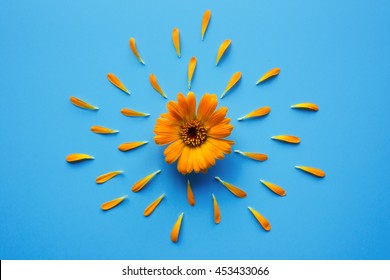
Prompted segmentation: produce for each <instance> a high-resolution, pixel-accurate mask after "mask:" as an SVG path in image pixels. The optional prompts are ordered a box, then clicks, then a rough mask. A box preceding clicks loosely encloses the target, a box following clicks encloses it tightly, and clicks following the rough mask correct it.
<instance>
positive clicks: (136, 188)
mask: <svg viewBox="0 0 390 280" xmlns="http://www.w3.org/2000/svg"><path fill="white" fill-rule="evenodd" d="M160 172H161V170H157V171H156V172H153V173H152V174H149V175H148V176H146V177H145V178H142V179H141V180H139V181H138V182H137V183H135V184H134V186H133V187H132V188H131V190H132V191H133V192H139V191H140V190H142V189H143V188H144V187H145V185H146V184H147V183H148V182H149V181H150V180H151V179H152V178H153V177H154V176H156V174H158V173H160Z"/></svg>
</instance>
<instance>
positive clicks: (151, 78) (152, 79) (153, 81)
mask: <svg viewBox="0 0 390 280" xmlns="http://www.w3.org/2000/svg"><path fill="white" fill-rule="evenodd" d="M149 81H150V84H151V85H152V87H153V88H154V89H155V90H156V91H157V92H158V93H159V94H161V95H162V96H163V97H164V98H167V96H166V94H165V93H164V92H163V90H162V89H161V87H160V85H159V84H158V81H157V78H156V76H155V75H154V74H150V76H149Z"/></svg>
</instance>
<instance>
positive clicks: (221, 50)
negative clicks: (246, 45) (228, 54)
mask: <svg viewBox="0 0 390 280" xmlns="http://www.w3.org/2000/svg"><path fill="white" fill-rule="evenodd" d="M231 42H232V41H231V40H229V39H228V40H225V41H223V42H222V44H221V46H219V49H218V54H217V59H216V62H215V65H218V63H219V60H220V59H221V57H222V56H223V54H224V53H225V51H226V50H227V48H228V47H229V46H230V43H231Z"/></svg>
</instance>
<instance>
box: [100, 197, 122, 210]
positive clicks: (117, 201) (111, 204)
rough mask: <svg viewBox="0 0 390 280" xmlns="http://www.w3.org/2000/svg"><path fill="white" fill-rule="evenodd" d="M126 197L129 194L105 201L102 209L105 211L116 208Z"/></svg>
mask: <svg viewBox="0 0 390 280" xmlns="http://www.w3.org/2000/svg"><path fill="white" fill-rule="evenodd" d="M126 198H127V195H124V196H121V197H118V198H115V199H113V200H110V201H107V202H104V203H103V204H102V206H101V209H102V210H104V211H107V210H110V209H112V208H114V207H115V206H117V205H118V204H120V203H121V202H122V201H123V200H125V199H126Z"/></svg>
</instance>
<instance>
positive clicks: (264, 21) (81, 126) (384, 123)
mask: <svg viewBox="0 0 390 280" xmlns="http://www.w3.org/2000/svg"><path fill="white" fill-rule="evenodd" d="M206 9H211V11H212V18H211V22H210V25H209V28H208V30H207V33H206V36H205V40H204V41H203V42H202V41H201V40H200V28H201V19H202V16H203V13H204V11H205V10H206ZM389 12H390V2H389V1H365V0H362V1H341V2H340V1H335V0H330V1H311V0H310V1H309V0H305V1H303V0H302V1H241V2H238V1H223V2H222V1H173V0H171V1H124V0H123V1H65V2H64V1H41V0H37V1H2V3H1V4H0V34H1V40H0V57H1V63H0V86H1V90H0V92H1V102H0V112H1V116H2V117H1V118H0V127H1V145H0V155H1V169H0V170H1V171H0V172H1V181H0V184H1V188H0V211H1V212H0V258H1V259H389V258H390V239H389V236H390V215H389V214H390V211H389V210H390V204H389V197H390V183H389V179H388V174H389V171H390V169H389V162H388V158H389V156H390V148H389V140H390V131H389V124H388V121H389V117H390V113H389V112H390V110H389V109H388V105H389V102H390V94H389V90H388V89H389V78H390V77H389V73H390V72H389V70H390V69H389V65H390V56H389V42H390V38H389V30H388V27H389V26H390V16H389V14H390V13H389ZM174 27H178V28H179V29H180V32H181V44H182V57H181V59H178V58H177V57H176V54H175V51H174V48H173V45H172V41H171V32H172V29H173V28H174ZM130 37H135V38H136V41H137V46H138V49H139V51H140V53H141V56H142V57H143V59H144V60H145V62H146V66H142V65H141V64H140V63H139V62H138V61H137V60H136V58H135V57H134V56H133V54H132V53H131V51H130V49H129V46H128V40H129V38H130ZM227 38H230V39H231V40H232V45H231V47H230V49H229V51H228V52H227V53H226V55H225V57H224V58H223V59H222V60H221V63H220V65H219V66H218V67H215V57H216V52H217V49H218V47H219V45H220V43H221V42H222V41H223V40H224V39H227ZM191 56H196V57H197V59H198V67H197V69H196V73H195V77H194V80H193V88H192V89H193V91H195V93H196V94H197V97H198V100H199V97H200V96H201V95H202V94H203V93H205V92H212V93H217V94H218V96H219V95H220V94H221V93H222V91H223V89H224V88H225V85H226V83H227V81H228V80H229V78H230V76H231V75H232V74H233V73H234V72H236V71H242V73H243V78H242V80H241V81H240V83H239V84H238V85H237V86H236V87H235V88H234V89H233V90H232V91H231V92H229V93H228V94H227V95H226V97H225V98H224V99H223V100H221V101H220V105H223V106H228V108H229V113H228V115H229V117H231V118H232V123H233V125H234V126H235V129H234V131H233V134H232V136H231V137H230V138H231V139H232V140H234V141H235V142H236V145H235V146H234V148H235V149H240V150H244V151H258V152H263V153H266V154H268V156H269V160H268V161H266V162H262V163H261V162H254V161H252V160H250V159H247V158H244V157H242V156H240V155H238V154H231V155H229V156H227V157H226V159H225V160H224V161H219V162H218V163H217V165H216V166H215V167H213V168H212V169H211V170H209V173H208V174H207V175H191V176H186V177H183V176H181V175H180V174H178V173H177V171H176V165H171V166H169V165H167V164H166V163H165V161H164V158H163V155H162V153H163V150H164V147H159V146H157V145H155V144H154V142H153V136H154V135H153V127H154V124H155V120H156V118H157V117H158V115H159V114H160V113H163V112H165V105H166V100H165V99H163V98H162V97H161V96H160V95H159V94H158V93H156V92H155V91H154V90H153V89H152V88H151V86H150V84H149V79H148V76H149V74H150V73H154V74H155V75H156V76H157V79H158V80H159V82H160V84H161V86H162V88H163V89H164V90H165V92H166V93H167V95H168V97H169V98H171V99H175V98H176V94H177V92H179V91H182V92H187V88H186V85H187V64H188V61H189V59H190V57H191ZM273 67H280V68H281V74H280V75H279V76H278V77H276V78H275V79H273V80H271V81H269V82H267V83H265V84H262V85H259V86H255V82H256V81H257V79H258V78H259V77H260V76H261V75H262V74H263V73H265V72H266V71H267V70H269V69H271V68H273ZM108 72H113V73H115V74H116V75H117V76H118V77H119V78H120V79H121V80H122V81H123V82H124V84H125V85H126V86H127V87H128V88H129V89H130V90H131V91H132V93H133V94H132V95H131V96H127V95H126V94H124V93H123V92H121V91H120V90H118V89H116V88H115V87H114V86H112V85H111V84H110V83H109V82H108V81H107V78H106V74H107V73H108ZM72 95H74V96H77V97H79V98H81V99H84V100H86V101H89V102H90V103H92V104H95V105H97V106H99V107H100V108H101V109H100V110H99V111H98V112H91V111H87V110H82V109H79V108H76V107H75V106H73V105H72V104H71V103H70V102H69V97H70V96H72ZM300 102H314V103H316V104H318V105H319V107H320V110H319V112H317V113H312V112H302V111H297V110H292V109H290V108H289V107H290V105H292V104H295V103H300ZM266 105H268V106H270V107H271V108H272V111H271V113H270V115H268V116H267V117H264V118H262V119H257V120H251V121H245V122H240V123H239V122H237V118H238V117H240V116H242V115H244V114H246V113H248V112H249V111H251V110H253V109H255V108H258V107H262V106H266ZM124 107H128V108H132V109H136V110H139V111H145V112H149V113H150V114H151V116H150V117H149V118H141V119H139V118H138V119H135V118H126V117H124V116H122V115H121V114H120V109H121V108H124ZM92 125H103V126H107V127H110V128H114V129H119V130H120V133H119V134H118V135H112V136H104V135H97V134H94V133H92V132H90V131H89V128H90V126H92ZM278 134H293V135H298V136H300V137H301V140H302V142H301V144H299V145H288V144H283V143H279V142H276V141H273V140H271V139H270V136H272V135H278ZM142 140H148V141H149V144H147V145H145V146H143V147H141V148H139V149H137V150H134V151H131V152H128V153H122V152H120V151H118V150H117V146H118V145H119V144H120V143H123V142H128V141H142ZM75 152H79V153H88V154H92V155H93V156H95V158H96V159H95V160H94V161H88V162H83V163H80V164H74V165H71V164H68V163H67V162H66V161H65V157H66V155H68V154H70V153H75ZM295 165H309V166H316V167H320V168H322V169H323V170H325V171H326V173H327V176H326V178H324V179H317V178H314V177H312V176H310V175H308V174H305V173H303V172H300V171H298V170H296V169H294V166H295ZM118 169H123V170H124V171H125V174H124V175H123V176H118V177H116V178H114V179H113V180H111V181H109V182H107V183H106V184H103V185H96V184H95V182H94V181H95V178H96V177H97V176H98V175H100V174H102V173H105V172H108V171H112V170H118ZM157 169H162V173H161V174H159V175H158V176H157V177H156V178H155V179H154V180H153V181H152V182H151V183H150V184H149V185H147V187H146V188H145V189H144V190H142V191H141V192H139V193H132V192H131V186H132V185H133V184H134V182H136V181H137V180H138V179H140V178H141V177H143V176H144V175H147V174H149V173H151V172H153V171H155V170H157ZM216 175H218V176H220V177H221V178H222V179H224V180H226V181H229V182H231V183H233V184H235V185H237V186H239V187H241V188H243V189H245V190H246V191H247V193H248V197H247V198H245V199H237V198H236V197H234V196H233V195H232V194H231V193H229V192H228V191H227V190H226V189H225V188H224V187H222V185H220V184H219V183H218V182H217V181H215V180H214V179H213V177H214V176H216ZM187 178H190V179H191V181H192V185H193V190H194V193H195V196H196V201H197V203H196V206H195V207H191V206H189V205H188V203H187V201H186V185H185V182H186V180H187ZM259 179H263V180H266V181H270V182H274V183H276V184H278V185H280V186H282V187H283V188H284V189H285V190H286V191H287V196H286V197H278V196H276V195H275V194H273V193H272V192H270V191H269V190H268V189H266V188H265V187H264V186H262V185H261V184H260V183H259ZM163 192H164V193H166V195H167V197H166V199H164V200H163V202H162V203H161V205H160V206H159V207H158V208H157V210H156V211H155V212H154V213H153V214H152V216H150V217H148V218H145V217H143V210H144V208H145V207H146V206H147V205H148V204H149V203H150V202H151V201H152V200H154V199H155V198H156V197H157V196H159V195H160V194H161V193H163ZM211 193H214V194H215V195H216V197H217V199H218V202H219V204H220V208H221V212H222V222H221V224H220V225H215V224H214V222H213V220H212V200H211ZM124 194H129V197H128V199H127V200H126V201H125V202H123V203H122V204H121V205H120V206H118V207H116V208H114V209H112V210H110V211H108V212H103V211H101V210H100V204H101V203H102V202H104V201H107V200H110V199H112V198H115V197H118V196H121V195H124ZM248 205H249V206H252V207H254V208H255V209H257V210H258V211H259V212H260V213H262V214H263V215H264V216H265V217H266V218H267V219H269V221H270V222H271V224H272V230H271V231H270V232H268V233H267V232H265V231H264V230H263V229H262V228H261V227H260V226H259V225H258V223H257V222H256V220H255V219H254V218H253V217H252V216H251V214H250V212H249V211H248V209H247V206H248ZM182 211H184V212H185V216H184V220H183V225H182V231H181V235H180V240H179V242H178V243H177V244H174V243H172V242H171V241H170V238H169V235H170V231H171V228H172V226H173V224H174V222H175V221H176V218H177V217H178V215H179V214H180V212H182Z"/></svg>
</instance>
